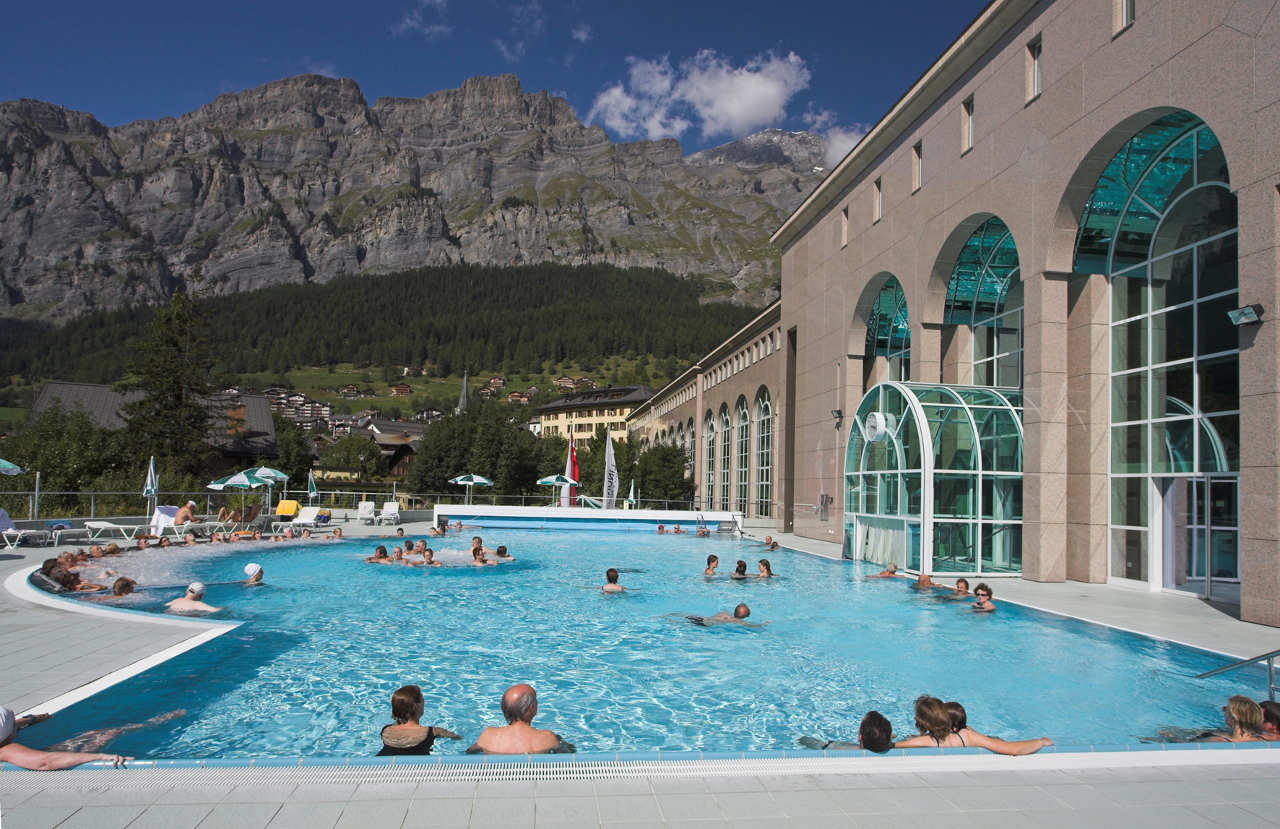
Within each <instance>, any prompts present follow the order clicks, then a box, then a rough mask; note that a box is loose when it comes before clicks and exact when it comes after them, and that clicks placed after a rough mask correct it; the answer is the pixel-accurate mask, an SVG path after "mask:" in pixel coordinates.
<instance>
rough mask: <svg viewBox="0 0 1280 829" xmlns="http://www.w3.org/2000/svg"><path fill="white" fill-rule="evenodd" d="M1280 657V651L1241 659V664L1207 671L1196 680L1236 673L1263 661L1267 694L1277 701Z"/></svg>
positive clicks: (1197, 675) (1232, 664) (1234, 663)
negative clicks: (1265, 667)
mask: <svg viewBox="0 0 1280 829" xmlns="http://www.w3.org/2000/svg"><path fill="white" fill-rule="evenodd" d="M1277 656H1280V649H1277V650H1274V651H1268V652H1266V653H1260V654H1258V655H1257V656H1251V657H1249V658H1248V659H1241V660H1240V661H1239V662H1232V663H1231V664H1230V665H1224V666H1222V667H1221V668H1214V669H1213V670H1212V671H1205V672H1204V673H1202V674H1196V677H1195V678H1196V679H1204V678H1205V677H1210V676H1217V675H1218V674H1225V673H1226V672H1227V671H1234V670H1236V669H1237V668H1243V667H1245V666H1247V665H1254V664H1257V663H1258V662H1261V661H1262V660H1264V659H1265V660H1266V661H1267V693H1268V695H1269V696H1270V698H1271V701H1272V702H1275V701H1276V657H1277Z"/></svg>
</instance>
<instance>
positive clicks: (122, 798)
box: [85, 784, 167, 806]
mask: <svg viewBox="0 0 1280 829" xmlns="http://www.w3.org/2000/svg"><path fill="white" fill-rule="evenodd" d="M166 791H167V789H165V788H161V787H150V788H149V787H146V786H140V785H136V784H135V785H132V786H120V787H111V788H107V789H103V790H102V791H100V792H98V793H96V794H94V795H93V796H92V797H90V798H89V799H88V800H87V801H85V805H86V806H113V805H119V806H134V805H139V806H149V805H151V804H152V803H155V802H156V801H157V800H159V799H160V796H161V795H163V794H164V793H165V792H166Z"/></svg>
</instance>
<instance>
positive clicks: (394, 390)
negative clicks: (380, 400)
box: [391, 383, 413, 397]
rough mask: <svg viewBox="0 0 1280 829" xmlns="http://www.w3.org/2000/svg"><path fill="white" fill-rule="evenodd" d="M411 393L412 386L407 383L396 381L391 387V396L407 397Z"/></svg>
mask: <svg viewBox="0 0 1280 829" xmlns="http://www.w3.org/2000/svg"><path fill="white" fill-rule="evenodd" d="M412 393H413V388H412V387H410V386H409V384H408V383H396V384H395V385H394V386H392V387H391V396H392V397H408V396H409V395H410V394H412Z"/></svg>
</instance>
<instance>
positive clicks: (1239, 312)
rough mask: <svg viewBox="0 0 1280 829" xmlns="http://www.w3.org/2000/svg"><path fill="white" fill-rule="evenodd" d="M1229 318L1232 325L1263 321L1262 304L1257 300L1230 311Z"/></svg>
mask: <svg viewBox="0 0 1280 829" xmlns="http://www.w3.org/2000/svg"><path fill="white" fill-rule="evenodd" d="M1227 319H1229V320H1231V324H1232V325H1253V324H1254V323H1255V322H1262V306H1261V305H1259V304H1258V303H1256V302H1255V303H1254V304H1252V305H1246V306H1244V307H1243V308H1237V309H1235V310H1234V311H1228V312H1227Z"/></svg>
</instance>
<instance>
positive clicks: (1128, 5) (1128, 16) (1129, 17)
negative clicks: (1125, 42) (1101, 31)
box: [1115, 0, 1138, 34]
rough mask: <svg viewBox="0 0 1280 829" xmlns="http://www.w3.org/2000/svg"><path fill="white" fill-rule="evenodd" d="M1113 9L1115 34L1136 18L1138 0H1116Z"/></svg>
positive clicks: (1131, 23)
mask: <svg viewBox="0 0 1280 829" xmlns="http://www.w3.org/2000/svg"><path fill="white" fill-rule="evenodd" d="M1115 9H1116V11H1115V27H1116V34H1120V33H1121V32H1123V31H1124V30H1125V29H1127V28H1129V27H1130V26H1132V25H1133V21H1135V20H1137V19H1138V0H1116V6H1115Z"/></svg>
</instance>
